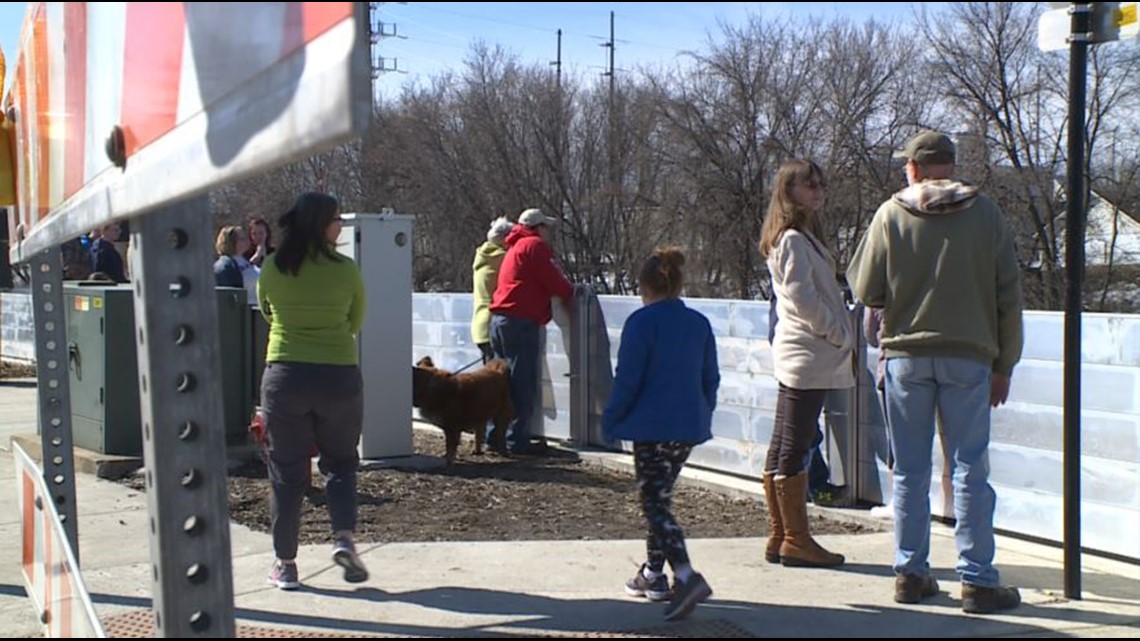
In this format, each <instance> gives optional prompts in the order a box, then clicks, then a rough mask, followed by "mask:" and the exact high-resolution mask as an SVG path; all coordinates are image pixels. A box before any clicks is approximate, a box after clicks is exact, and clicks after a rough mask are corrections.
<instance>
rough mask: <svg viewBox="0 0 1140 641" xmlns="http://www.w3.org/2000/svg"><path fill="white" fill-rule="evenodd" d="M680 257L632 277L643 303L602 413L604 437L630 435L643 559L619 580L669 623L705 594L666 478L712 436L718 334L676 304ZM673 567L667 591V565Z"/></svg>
mask: <svg viewBox="0 0 1140 641" xmlns="http://www.w3.org/2000/svg"><path fill="white" fill-rule="evenodd" d="M684 263H685V256H684V254H682V253H681V251H680V250H679V249H677V248H675V247H660V248H658V249H656V250H654V252H653V255H652V256H650V257H649V259H648V260H646V261H645V264H644V265H643V266H642V268H641V273H640V275H639V279H638V282H639V288H640V290H641V299H642V302H643V303H644V304H645V306H644V307H642V308H641V309H639V310H637V311H636V312H634V313H633V314H631V315H630V317H629V318H628V319H627V320H626V322H625V327H624V328H623V329H622V335H621V346H620V348H619V350H618V364H617V373H616V374H615V376H614V388H613V393H612V395H611V396H610V401H609V404H608V405H607V406H606V409H605V412H603V414H602V431H603V434H604V436H605V438H606V439H607V440H615V439H624V440H628V441H633V457H634V467H635V469H636V472H637V487H638V490H639V492H640V495H641V506H642V510H643V511H644V513H645V519H646V521H647V523H648V529H649V535H648V537H647V538H646V551H647V553H648V560H647V561H646V562H645V563H644V564H643V565H642V566H641V568H640V569H639V570H638V573H637V575H636V576H635V577H633V578H632V579H630V580H629V581H628V582H627V583H626V585H625V589H626V592H627V593H628V594H629V595H631V596H636V597H645V598H647V599H649V600H651V601H664V600H666V599H670V603H669V605H668V607H666V609H665V618H666V619H668V620H677V619H682V618H684V617H686V616H688V615H689V613H691V612H692V611H693V608H695V607H696V606H697V604H699V603H701V602H702V601H704V600H705V599H707V598H709V597H710V596H711V595H712V589H711V588H710V587H709V584H708V582H706V581H705V579H704V577H703V576H701V575H700V574H699V573H697V572H695V571H694V570H693V568H692V565H691V564H690V563H689V555H688V553H687V552H686V550H685V535H684V533H683V532H682V530H681V526H680V525H678V524H677V521H676V519H675V518H673V514H672V511H671V503H672V497H673V485H674V483H675V482H676V481H677V475H678V474H680V473H681V468H682V467H683V466H684V464H685V461H686V460H687V459H688V457H689V453H690V452H691V451H692V449H693V447H694V446H695V445H698V444H700V443H703V442H705V441H707V440H709V439H710V438H712V414H713V410H714V409H715V408H716V393H717V388H718V387H719V386H720V373H719V370H718V366H717V357H716V339H715V338H714V337H713V332H712V326H711V325H710V324H709V321H708V319H707V318H705V316H704V315H703V314H701V313H700V312H698V311H696V310H692V309H689V308H688V307H686V306H685V303H684V302H682V301H681V299H680V295H681V287H682V284H683V274H682V271H681V267H682V266H683V265H684ZM666 561H668V562H669V565H670V567H671V568H672V569H673V576H674V583H673V590H672V592H670V590H669V581H668V579H667V578H666V576H665V562H666Z"/></svg>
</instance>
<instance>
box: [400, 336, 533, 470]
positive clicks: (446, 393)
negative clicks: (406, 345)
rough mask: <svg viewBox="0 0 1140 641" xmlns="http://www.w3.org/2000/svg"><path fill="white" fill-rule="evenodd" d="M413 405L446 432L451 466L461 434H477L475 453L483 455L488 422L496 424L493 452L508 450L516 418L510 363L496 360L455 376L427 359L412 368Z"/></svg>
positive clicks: (493, 432)
mask: <svg viewBox="0 0 1140 641" xmlns="http://www.w3.org/2000/svg"><path fill="white" fill-rule="evenodd" d="M412 405H413V406H414V407H418V408H420V416H423V417H424V418H425V419H427V420H428V421H430V422H431V423H433V424H435V425H436V426H438V427H440V428H442V429H443V433H444V436H445V437H446V439H447V464H448V465H451V464H452V463H454V462H455V452H456V450H458V449H459V435H460V434H461V433H463V432H464V431H467V432H474V433H475V454H482V453H483V433H484V432H485V431H486V429H487V421H494V422H495V429H494V430H493V431H492V432H491V449H492V450H494V451H496V452H505V451H506V447H507V426H508V425H509V424H510V422H511V419H513V418H514V417H515V408H514V405H512V404H511V372H510V369H509V368H508V366H507V363H506V361H503V360H499V359H495V360H492V361H490V362H489V363H487V364H486V365H484V366H483V368H482V369H479V370H476V371H474V372H470V373H467V372H461V373H459V374H453V373H451V372H449V371H447V370H444V369H438V368H436V367H435V364H434V363H432V360H431V358H430V357H428V356H425V357H423V358H421V359H420V360H419V362H418V363H416V365H415V366H414V367H412Z"/></svg>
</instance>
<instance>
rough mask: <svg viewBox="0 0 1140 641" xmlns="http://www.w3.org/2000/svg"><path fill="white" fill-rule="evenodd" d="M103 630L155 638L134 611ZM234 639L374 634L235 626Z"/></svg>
mask: <svg viewBox="0 0 1140 641" xmlns="http://www.w3.org/2000/svg"><path fill="white" fill-rule="evenodd" d="M103 629H104V630H105V631H106V632H107V636H108V637H109V638H112V639H150V638H153V637H154V614H153V613H152V612H151V611H150V610H137V611H134V612H127V613H125V614H117V615H115V616H111V617H107V618H105V619H103ZM237 636H238V638H242V639H261V638H279V639H313V638H319V639H372V638H374V637H376V636H377V635H375V634H342V633H337V632H328V631H326V630H305V629H301V628H271V627H262V626H255V625H243V624H238V626H237Z"/></svg>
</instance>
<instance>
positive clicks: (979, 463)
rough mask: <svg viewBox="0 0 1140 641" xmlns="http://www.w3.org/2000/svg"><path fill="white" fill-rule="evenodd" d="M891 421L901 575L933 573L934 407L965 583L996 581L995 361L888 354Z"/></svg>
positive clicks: (898, 569) (897, 561) (897, 560)
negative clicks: (949, 466) (950, 468)
mask: <svg viewBox="0 0 1140 641" xmlns="http://www.w3.org/2000/svg"><path fill="white" fill-rule="evenodd" d="M886 388H887V426H888V429H889V430H890V434H891V442H892V445H893V447H894V454H895V474H894V508H895V565H894V570H895V573H896V574H913V575H916V576H920V577H923V576H926V575H928V574H929V573H930V563H929V562H928V557H929V555H930V473H931V458H932V449H933V445H934V413H935V409H936V408H937V410H938V411H939V412H940V413H941V415H942V420H943V426H942V429H943V433H944V437H945V440H946V455H947V457H949V458H950V459H951V460H952V461H953V462H954V516H955V517H956V519H957V523H956V525H955V526H954V539H955V543H956V544H957V546H958V567H957V569H958V574H959V575H960V576H961V578H962V582H963V583H970V584H972V585H976V586H980V587H997V586H998V585H999V583H998V580H999V577H998V571H997V569H996V568H994V566H993V560H994V528H993V521H994V504H995V500H996V495H995V494H994V490H993V488H991V487H990V484H989V476H990V461H989V443H990V367H989V366H988V365H986V364H983V363H979V362H977V361H972V360H967V359H961V358H892V359H889V360H887V372H886Z"/></svg>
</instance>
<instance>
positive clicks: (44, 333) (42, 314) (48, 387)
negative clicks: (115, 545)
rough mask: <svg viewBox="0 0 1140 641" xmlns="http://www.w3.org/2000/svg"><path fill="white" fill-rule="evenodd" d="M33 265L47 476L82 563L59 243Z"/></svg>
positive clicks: (73, 547) (38, 377)
mask: <svg viewBox="0 0 1140 641" xmlns="http://www.w3.org/2000/svg"><path fill="white" fill-rule="evenodd" d="M30 267H31V275H32V318H33V319H34V321H35V326H36V334H35V335H36V384H37V389H38V390H39V393H38V394H37V396H38V397H39V417H38V418H39V428H40V443H41V449H40V451H41V452H42V453H43V456H42V459H43V475H44V481H45V482H46V484H47V487H48V488H49V489H50V492H51V498H52V502H53V503H55V509H56V511H57V512H59V520H60V522H61V523H62V524H63V529H64V531H65V532H66V533H67V540H68V541H69V542H70V543H71V550H72V552H73V553H74V554H75V560H76V562H78V561H79V522H78V520H77V518H76V514H75V456H74V454H73V450H72V447H71V446H72V439H71V394H70V390H69V381H68V373H67V372H68V358H69V356H70V351H69V348H68V345H67V333H66V329H67V327H66V326H67V319H66V317H65V316H64V308H63V273H62V272H63V260H62V257H61V252H60V250H59V247H53V248H52V249H48V250H45V251H42V252H39V253H38V254H37V255H36V256H35V258H33V259H32V260H31V261H30Z"/></svg>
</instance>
